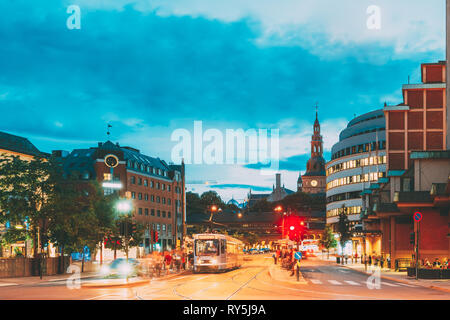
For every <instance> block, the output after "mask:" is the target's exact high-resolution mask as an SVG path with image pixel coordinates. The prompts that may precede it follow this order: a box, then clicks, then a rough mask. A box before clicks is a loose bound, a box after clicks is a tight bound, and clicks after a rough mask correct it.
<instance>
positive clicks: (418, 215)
mask: <svg viewBox="0 0 450 320" xmlns="http://www.w3.org/2000/svg"><path fill="white" fill-rule="evenodd" d="M422 218H423V216H422V213H421V212H416V213H414V221H416V222H420V221H421V220H422Z"/></svg>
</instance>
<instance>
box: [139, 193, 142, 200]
mask: <svg viewBox="0 0 450 320" xmlns="http://www.w3.org/2000/svg"><path fill="white" fill-rule="evenodd" d="M138 199H139V200H142V193H140V192H139V193H138Z"/></svg>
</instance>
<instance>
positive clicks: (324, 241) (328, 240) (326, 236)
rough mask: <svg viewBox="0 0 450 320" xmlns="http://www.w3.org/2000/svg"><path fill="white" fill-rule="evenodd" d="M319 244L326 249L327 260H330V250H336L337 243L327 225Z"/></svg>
mask: <svg viewBox="0 0 450 320" xmlns="http://www.w3.org/2000/svg"><path fill="white" fill-rule="evenodd" d="M320 244H321V245H322V246H323V247H324V248H325V249H327V254H328V259H329V258H330V248H336V246H337V241H336V239H335V237H334V234H333V231H332V230H331V227H330V226H329V225H327V226H326V227H325V229H324V230H323V233H322V238H321V239H320Z"/></svg>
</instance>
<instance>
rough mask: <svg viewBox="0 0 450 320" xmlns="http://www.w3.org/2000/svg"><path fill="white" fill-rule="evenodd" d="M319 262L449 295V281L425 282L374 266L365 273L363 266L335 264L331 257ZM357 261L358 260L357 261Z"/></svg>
mask: <svg viewBox="0 0 450 320" xmlns="http://www.w3.org/2000/svg"><path fill="white" fill-rule="evenodd" d="M319 260H321V261H324V262H328V263H330V264H335V265H336V266H340V267H345V268H348V269H352V270H355V271H358V272H361V273H364V274H368V275H372V274H373V271H374V270H380V274H381V278H383V279H386V280H391V281H397V282H401V283H405V284H411V285H418V286H421V287H425V288H430V289H435V290H439V291H444V292H448V293H449V294H450V280H449V279H444V280H439V279H436V280H426V279H419V280H416V279H415V278H411V277H408V275H407V273H406V272H396V271H393V270H391V269H388V268H383V269H381V268H380V267H375V266H367V272H366V271H365V266H364V264H362V263H360V262H358V263H350V261H351V260H350V259H349V263H348V264H337V263H336V257H331V256H330V259H322V258H319ZM358 260H359V259H358Z"/></svg>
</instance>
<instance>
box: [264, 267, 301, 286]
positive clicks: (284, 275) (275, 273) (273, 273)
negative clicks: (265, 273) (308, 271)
mask: <svg viewBox="0 0 450 320" xmlns="http://www.w3.org/2000/svg"><path fill="white" fill-rule="evenodd" d="M269 275H270V277H271V278H272V279H273V280H276V281H280V282H285V283H290V284H308V282H307V281H306V280H305V278H304V277H303V274H302V272H301V269H300V276H299V280H298V281H297V279H296V276H295V274H294V275H293V276H291V275H290V271H288V270H285V269H281V268H280V267H276V266H271V267H269Z"/></svg>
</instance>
